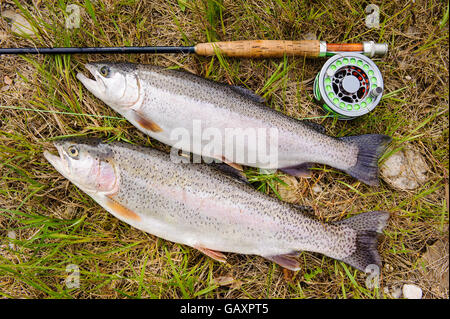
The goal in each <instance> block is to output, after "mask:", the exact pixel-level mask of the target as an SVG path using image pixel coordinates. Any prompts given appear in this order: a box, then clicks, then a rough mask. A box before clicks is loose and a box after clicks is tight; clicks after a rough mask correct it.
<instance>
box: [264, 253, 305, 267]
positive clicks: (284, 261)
mask: <svg viewBox="0 0 450 319" xmlns="http://www.w3.org/2000/svg"><path fill="white" fill-rule="evenodd" d="M263 257H264V258H266V259H269V260H270V261H273V262H274V263H276V264H278V265H280V266H281V267H283V268H286V269H289V270H292V271H298V270H300V264H299V262H298V261H297V260H295V259H294V254H285V255H275V256H263Z"/></svg>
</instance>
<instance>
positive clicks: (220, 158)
mask: <svg viewBox="0 0 450 319" xmlns="http://www.w3.org/2000/svg"><path fill="white" fill-rule="evenodd" d="M212 158H215V159H217V160H219V161H221V162H224V163H225V164H227V165H229V166H231V167H233V168H234V169H237V170H238V171H241V172H243V171H244V169H243V168H242V165H240V164H237V163H234V162H232V161H230V160H228V159H227V158H226V157H225V156H223V155H215V156H213V157H212Z"/></svg>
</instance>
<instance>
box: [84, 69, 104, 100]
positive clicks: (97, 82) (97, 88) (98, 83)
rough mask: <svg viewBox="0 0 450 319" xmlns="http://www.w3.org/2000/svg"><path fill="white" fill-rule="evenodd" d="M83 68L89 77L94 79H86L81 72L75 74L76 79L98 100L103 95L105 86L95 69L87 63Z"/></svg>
mask: <svg viewBox="0 0 450 319" xmlns="http://www.w3.org/2000/svg"><path fill="white" fill-rule="evenodd" d="M84 67H85V68H86V69H87V70H88V71H89V73H90V75H92V77H93V78H94V79H91V78H89V77H87V76H86V75H84V74H83V73H81V72H78V73H77V79H78V80H79V81H80V82H81V83H83V85H84V86H85V87H86V88H87V89H88V90H89V91H91V92H92V94H94V95H95V96H97V97H98V98H101V96H102V95H104V94H105V92H106V86H105V83H104V82H103V80H102V78H101V77H100V75H99V73H98V71H97V68H96V67H95V66H94V65H92V64H89V63H86V64H85V65H84ZM99 95H100V96H99Z"/></svg>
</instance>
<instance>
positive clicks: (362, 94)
mask: <svg viewBox="0 0 450 319" xmlns="http://www.w3.org/2000/svg"><path fill="white" fill-rule="evenodd" d="M382 93H383V77H382V76H381V73H380V70H379V69H378V67H377V66H376V65H375V63H374V62H373V61H372V60H370V59H369V58H368V57H366V56H364V55H362V54H359V53H350V52H348V53H347V52H345V53H341V54H336V55H334V56H333V57H331V58H330V59H328V61H327V62H326V63H325V64H324V66H323V67H322V70H320V72H319V74H317V76H316V78H315V80H314V97H315V99H316V101H317V102H318V103H319V104H320V105H321V106H322V107H323V108H324V109H325V111H328V112H330V113H331V114H334V115H335V116H336V117H337V118H339V119H342V120H350V119H353V118H356V117H358V116H362V115H364V114H367V113H369V112H370V111H372V110H373V109H374V108H375V106H377V104H378V103H379V102H380V100H381V96H382Z"/></svg>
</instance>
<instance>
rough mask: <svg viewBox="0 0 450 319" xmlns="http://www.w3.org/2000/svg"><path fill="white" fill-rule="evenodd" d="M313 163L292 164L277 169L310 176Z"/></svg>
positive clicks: (292, 174)
mask: <svg viewBox="0 0 450 319" xmlns="http://www.w3.org/2000/svg"><path fill="white" fill-rule="evenodd" d="M313 165H314V164H313V163H302V164H298V165H294V166H288V167H281V168H279V170H280V171H282V172H283V173H286V174H289V175H291V176H295V177H304V178H310V177H311V175H312V172H311V168H312V167H313Z"/></svg>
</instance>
